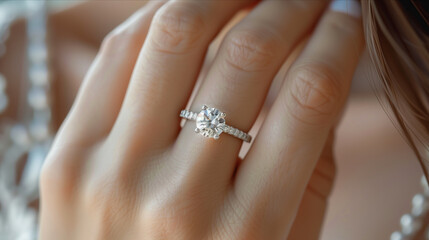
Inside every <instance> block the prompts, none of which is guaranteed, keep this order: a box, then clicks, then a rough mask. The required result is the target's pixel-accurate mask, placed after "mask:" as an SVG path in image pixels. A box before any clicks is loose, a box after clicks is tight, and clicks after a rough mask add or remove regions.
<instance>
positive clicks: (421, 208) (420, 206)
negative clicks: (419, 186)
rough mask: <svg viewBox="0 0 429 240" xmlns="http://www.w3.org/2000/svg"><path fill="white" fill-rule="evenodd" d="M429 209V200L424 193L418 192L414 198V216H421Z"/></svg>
mask: <svg viewBox="0 0 429 240" xmlns="http://www.w3.org/2000/svg"><path fill="white" fill-rule="evenodd" d="M427 210H428V202H427V201H426V198H425V196H424V195H423V194H416V195H415V196H414V197H413V200H412V210H411V213H412V215H413V216H414V217H420V216H422V215H423V214H424V213H425V212H427Z"/></svg>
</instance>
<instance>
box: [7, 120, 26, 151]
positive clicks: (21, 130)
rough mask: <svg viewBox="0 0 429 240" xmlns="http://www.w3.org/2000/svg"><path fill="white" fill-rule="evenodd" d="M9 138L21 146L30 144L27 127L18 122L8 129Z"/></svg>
mask: <svg viewBox="0 0 429 240" xmlns="http://www.w3.org/2000/svg"><path fill="white" fill-rule="evenodd" d="M10 138H11V139H12V141H13V142H14V143H15V144H16V145H18V146H21V147H28V146H30V144H31V140H30V137H29V136H28V132H27V129H26V128H25V127H24V126H23V125H20V124H17V125H14V126H13V127H12V128H11V129H10Z"/></svg>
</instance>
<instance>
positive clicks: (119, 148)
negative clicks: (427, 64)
mask: <svg viewBox="0 0 429 240" xmlns="http://www.w3.org/2000/svg"><path fill="white" fill-rule="evenodd" d="M250 4H252V2H251V1H231V2H225V1H198V2H196V1H195V2H193V1H170V2H168V3H165V4H163V3H162V2H156V3H151V4H149V5H147V6H145V7H143V8H142V9H141V10H140V11H138V12H137V13H135V14H134V15H133V16H132V17H131V18H130V19H128V20H127V21H126V22H124V23H123V24H122V25H120V26H119V27H117V28H116V29H115V30H114V31H112V32H111V33H110V34H109V35H108V36H107V38H106V39H105V40H104V41H103V44H102V47H101V50H100V52H99V53H98V54H97V56H96V58H95V60H94V62H93V64H92V66H91V68H90V70H89V72H88V74H87V75H86V77H85V79H84V83H83V86H82V87H81V89H80V91H79V94H78V96H77V98H76V101H75V103H74V105H73V107H72V110H71V111H70V113H69V115H68V117H67V119H66V120H65V121H64V123H63V125H62V127H61V128H60V131H59V133H58V135H57V137H56V140H55V142H54V145H53V148H52V150H51V152H50V154H49V156H48V158H47V160H46V163H45V165H44V167H43V170H42V176H41V194H42V195H41V206H42V208H41V230H40V238H41V239H136V238H144V239H285V238H288V239H316V238H317V236H318V234H319V231H320V226H321V222H322V219H323V214H324V210H325V201H324V199H325V198H326V197H327V195H328V193H329V189H330V185H331V181H330V179H331V177H332V175H333V170H332V166H333V165H332V147H333V132H334V129H335V126H336V123H337V122H338V120H339V117H340V115H341V112H342V108H343V106H344V103H345V101H346V98H347V95H348V90H349V86H350V82H351V79H352V76H353V72H354V70H355V67H356V65H357V62H358V60H359V55H360V52H361V50H362V48H363V36H362V29H361V24H360V19H357V18H354V17H351V16H348V15H346V14H343V13H338V12H332V11H329V10H328V11H326V12H324V13H323V11H324V8H325V7H326V4H325V3H324V2H322V1H308V2H293V1H284V2H281V1H263V2H261V3H259V5H258V6H256V7H255V8H254V9H252V11H251V12H250V14H249V15H247V16H246V17H245V18H244V19H243V20H242V21H241V22H240V23H239V24H238V25H236V26H234V27H233V28H232V29H231V30H230V31H229V32H228V33H227V34H226V36H225V38H224V39H223V41H222V43H221V46H220V48H219V50H218V52H217V55H216V57H215V59H214V60H213V62H212V64H211V66H210V67H209V69H208V70H207V74H206V75H205V76H204V79H203V81H202V82H201V85H200V88H199V89H198V90H197V91H196V92H195V97H194V98H193V101H192V104H191V105H190V108H191V110H193V111H196V110H198V109H199V108H200V106H201V105H202V104H207V105H209V106H215V107H217V108H219V109H221V110H222V111H224V112H226V113H227V118H226V120H227V123H228V124H230V125H233V126H236V127H238V128H240V129H242V130H244V131H249V130H250V128H251V127H252V125H253V123H254V122H255V120H256V118H257V116H258V115H259V114H260V110H261V108H262V106H263V103H264V101H265V98H266V96H267V92H268V88H269V86H270V82H271V80H272V79H273V78H274V76H275V75H276V74H277V72H278V71H279V69H280V67H281V65H282V63H283V62H284V61H285V59H287V58H288V57H289V56H290V55H291V53H292V52H293V50H294V49H295V48H296V47H297V46H298V45H300V44H301V43H303V41H304V40H306V39H308V42H305V43H306V44H304V43H303V44H304V47H303V50H302V52H301V53H300V55H299V56H298V57H297V58H296V60H295V61H294V62H293V63H292V64H291V66H290V67H289V71H288V73H287V75H286V77H285V81H284V82H283V84H282V86H281V88H280V89H279V94H278V96H277V97H276V98H275V99H274V100H273V105H272V107H271V108H270V109H269V110H267V111H268V113H267V116H266V118H265V121H264V122H263V124H262V126H261V128H260V129H259V131H258V135H257V136H256V137H255V140H254V142H253V144H252V145H251V146H250V148H249V150H248V152H247V154H246V155H245V157H244V159H243V160H242V161H241V160H238V154H239V151H240V147H241V141H240V140H238V139H236V138H233V137H231V136H228V135H226V134H224V135H221V137H220V139H219V140H213V139H207V138H204V137H202V136H201V135H198V134H195V133H194V132H193V129H194V128H195V123H192V122H186V123H185V125H184V126H183V128H181V126H180V125H179V122H180V119H179V116H178V113H179V112H180V110H181V109H184V108H185V106H186V105H187V102H188V100H189V98H190V96H191V93H192V90H193V88H194V86H195V82H196V80H197V78H198V76H199V74H200V70H201V68H200V66H202V63H203V60H204V56H205V52H206V49H207V47H208V46H209V44H210V43H211V41H212V40H213V38H214V37H215V36H216V34H217V33H218V32H219V30H220V29H221V28H222V27H223V26H224V24H226V23H227V22H228V20H229V19H230V18H231V17H232V16H233V14H234V13H235V12H237V11H238V10H240V9H242V8H244V7H247V6H249V5H250ZM286 13H287V14H286ZM322 13H323V16H321V18H320V19H319V18H318V17H319V16H320V15H321V14H322ZM302 16H305V17H302ZM298 18H299V19H302V20H300V21H299V22H297V21H296V20H295V19H298ZM261 23H262V24H261ZM338 23H341V24H338ZM316 24H317V26H316V27H315V29H314V32H312V34H311V35H310V36H308V33H309V32H311V31H312V29H313V27H314V25H316ZM267 26H269V27H267ZM243 106H245V107H243ZM238 163H239V164H238ZM325 175H327V176H328V178H327V180H326V181H320V180H319V181H314V180H313V179H314V178H317V176H325ZM300 207H301V209H309V207H313V208H312V209H314V210H313V212H312V214H311V216H310V214H308V213H306V212H305V211H300V210H299V209H300ZM304 224H305V225H304ZM304 226H305V227H304Z"/></svg>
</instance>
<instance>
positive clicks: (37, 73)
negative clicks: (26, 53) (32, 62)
mask: <svg viewBox="0 0 429 240" xmlns="http://www.w3.org/2000/svg"><path fill="white" fill-rule="evenodd" d="M29 78H30V81H31V83H32V84H34V85H36V86H42V85H46V84H47V83H48V81H49V76H48V69H47V68H46V67H45V66H41V65H39V66H38V65H36V66H33V67H31V68H30V74H29Z"/></svg>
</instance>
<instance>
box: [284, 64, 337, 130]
mask: <svg viewBox="0 0 429 240" xmlns="http://www.w3.org/2000/svg"><path fill="white" fill-rule="evenodd" d="M289 77H290V78H291V79H290V80H291V87H290V88H288V89H289V91H288V93H289V94H287V95H288V96H290V97H291V99H290V98H288V99H286V101H285V104H286V107H287V110H288V112H289V113H290V114H291V115H292V116H293V117H295V118H296V119H297V120H299V121H300V122H303V123H309V124H325V123H328V122H329V121H330V119H331V118H332V115H334V114H335V113H336V111H337V108H338V107H339V104H338V103H339V100H340V97H341V95H342V93H341V86H340V84H339V83H340V82H339V81H338V80H337V77H336V74H335V73H334V72H333V71H332V70H331V69H330V67H327V66H325V65H323V64H303V65H301V66H298V67H296V68H294V69H293V70H292V71H291V72H290V75H289Z"/></svg>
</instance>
